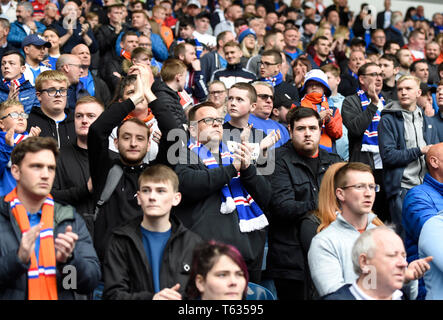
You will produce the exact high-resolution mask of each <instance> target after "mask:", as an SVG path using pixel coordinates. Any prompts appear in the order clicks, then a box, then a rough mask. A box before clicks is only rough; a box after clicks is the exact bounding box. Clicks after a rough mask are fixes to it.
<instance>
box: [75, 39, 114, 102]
mask: <svg viewBox="0 0 443 320" xmlns="http://www.w3.org/2000/svg"><path fill="white" fill-rule="evenodd" d="M71 53H72V54H73V55H76V56H77V57H78V58H79V59H80V63H81V67H80V69H81V70H80V79H79V80H80V82H81V83H83V87H84V88H85V89H86V90H87V91H88V93H89V94H90V95H91V96H94V97H96V98H97V99H98V100H99V101H100V102H101V103H102V104H103V105H105V106H107V105H108V104H109V102H110V101H111V98H112V97H111V93H110V91H109V88H108V85H107V84H106V83H105V82H104V81H103V80H102V79H101V78H100V77H98V76H97V75H94V74H93V73H92V72H91V70H89V66H90V65H91V52H90V51H89V48H88V47H87V46H86V45H84V44H82V43H80V44H78V45H76V46H75V47H74V48H72V52H71Z"/></svg>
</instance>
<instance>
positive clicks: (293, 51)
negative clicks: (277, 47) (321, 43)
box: [283, 28, 303, 63]
mask: <svg viewBox="0 0 443 320" xmlns="http://www.w3.org/2000/svg"><path fill="white" fill-rule="evenodd" d="M283 38H284V42H285V47H284V49H283V52H284V53H285V55H286V57H287V60H288V62H289V63H291V62H292V61H293V60H295V59H297V58H298V56H299V55H301V54H303V50H302V49H300V32H299V31H298V29H297V28H288V29H285V32H284V33H283Z"/></svg>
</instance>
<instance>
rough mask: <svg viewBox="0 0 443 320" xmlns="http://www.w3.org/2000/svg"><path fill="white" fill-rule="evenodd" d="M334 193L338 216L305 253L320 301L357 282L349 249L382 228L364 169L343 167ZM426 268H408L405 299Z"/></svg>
mask: <svg viewBox="0 0 443 320" xmlns="http://www.w3.org/2000/svg"><path fill="white" fill-rule="evenodd" d="M334 189H335V196H336V199H337V201H338V204H339V207H340V212H338V213H337V217H336V219H335V221H333V222H332V223H331V224H330V225H329V226H328V227H327V228H325V229H323V230H322V231H321V232H319V233H317V235H316V236H315V237H314V238H313V239H312V242H311V246H310V248H309V252H308V262H309V270H310V271H311V277H312V280H313V282H314V285H315V287H316V289H317V291H318V294H319V296H320V297H323V296H325V295H327V294H330V293H332V292H335V291H336V290H338V289H340V288H341V287H342V286H343V285H345V284H349V283H353V282H354V281H355V280H356V279H357V278H358V274H357V273H356V271H357V270H355V269H354V267H353V264H352V247H353V246H354V243H355V241H356V240H357V239H358V237H359V236H360V234H361V233H363V232H365V231H366V230H370V229H374V228H375V227H377V226H380V225H382V224H383V223H382V222H381V221H380V220H379V219H378V218H377V216H376V215H375V214H374V213H373V212H372V205H373V203H374V199H375V195H376V193H377V192H378V191H379V190H380V186H379V185H378V184H376V183H375V180H374V176H373V175H372V170H371V168H370V167H369V166H368V165H366V164H363V163H360V162H349V163H347V164H345V165H344V166H343V167H341V168H340V169H338V170H337V172H336V173H335V176H334ZM421 267H423V269H421ZM428 267H429V265H428V263H427V261H426V260H425V259H420V260H416V261H414V262H412V263H410V264H409V266H408V269H407V270H406V278H405V285H406V286H404V287H403V288H404V289H407V290H405V291H408V292H407V293H408V297H409V299H411V300H413V299H415V298H416V296H417V287H418V283H417V281H415V280H416V279H418V278H420V277H422V276H423V273H424V272H425V270H427V269H429V268H428ZM377 278H378V277H377Z"/></svg>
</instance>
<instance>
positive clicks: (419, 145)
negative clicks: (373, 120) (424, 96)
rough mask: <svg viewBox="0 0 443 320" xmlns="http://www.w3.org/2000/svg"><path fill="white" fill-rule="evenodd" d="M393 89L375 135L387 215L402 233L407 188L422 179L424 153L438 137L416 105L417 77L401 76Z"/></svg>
mask: <svg viewBox="0 0 443 320" xmlns="http://www.w3.org/2000/svg"><path fill="white" fill-rule="evenodd" d="M397 92H398V99H399V101H393V102H391V103H389V104H388V105H386V107H385V108H384V109H383V111H382V113H381V120H380V124H379V126H378V139H379V147H380V155H381V158H382V161H383V173H384V183H385V190H386V195H387V198H388V202H389V211H390V214H391V219H392V222H393V223H394V224H395V225H396V227H397V232H398V233H399V234H401V235H403V228H402V225H401V212H402V203H403V199H404V197H405V195H406V192H407V191H408V190H409V189H411V188H413V187H415V186H418V185H419V184H422V183H423V179H424V176H425V174H426V164H425V157H424V156H425V155H426V153H427V152H428V151H429V148H430V147H431V145H432V144H435V143H438V142H439V141H438V133H437V129H436V128H435V126H433V120H432V119H430V118H428V117H427V116H425V115H424V113H423V111H422V110H421V109H420V108H419V107H418V106H417V98H418V97H419V96H420V94H421V90H420V80H419V79H418V78H416V77H414V76H403V77H401V78H400V79H398V82H397Z"/></svg>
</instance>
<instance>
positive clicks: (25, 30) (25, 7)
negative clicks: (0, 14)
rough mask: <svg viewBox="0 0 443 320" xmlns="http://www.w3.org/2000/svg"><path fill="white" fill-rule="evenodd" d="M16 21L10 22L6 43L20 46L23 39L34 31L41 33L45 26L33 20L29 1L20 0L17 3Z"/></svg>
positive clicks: (34, 32) (18, 47)
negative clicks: (20, 0)
mask: <svg viewBox="0 0 443 320" xmlns="http://www.w3.org/2000/svg"><path fill="white" fill-rule="evenodd" d="M16 12H17V21H15V22H14V23H11V29H10V31H9V35H8V43H10V44H11V45H13V46H14V47H16V48H17V49H20V48H21V45H22V41H23V39H24V38H25V37H26V36H28V35H30V34H36V33H43V31H45V29H46V26H45V25H44V24H42V23H40V22H38V21H34V20H33V18H32V13H33V12H34V10H33V8H32V4H31V2H28V1H22V2H20V3H19V4H18V5H17V11H16Z"/></svg>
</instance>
